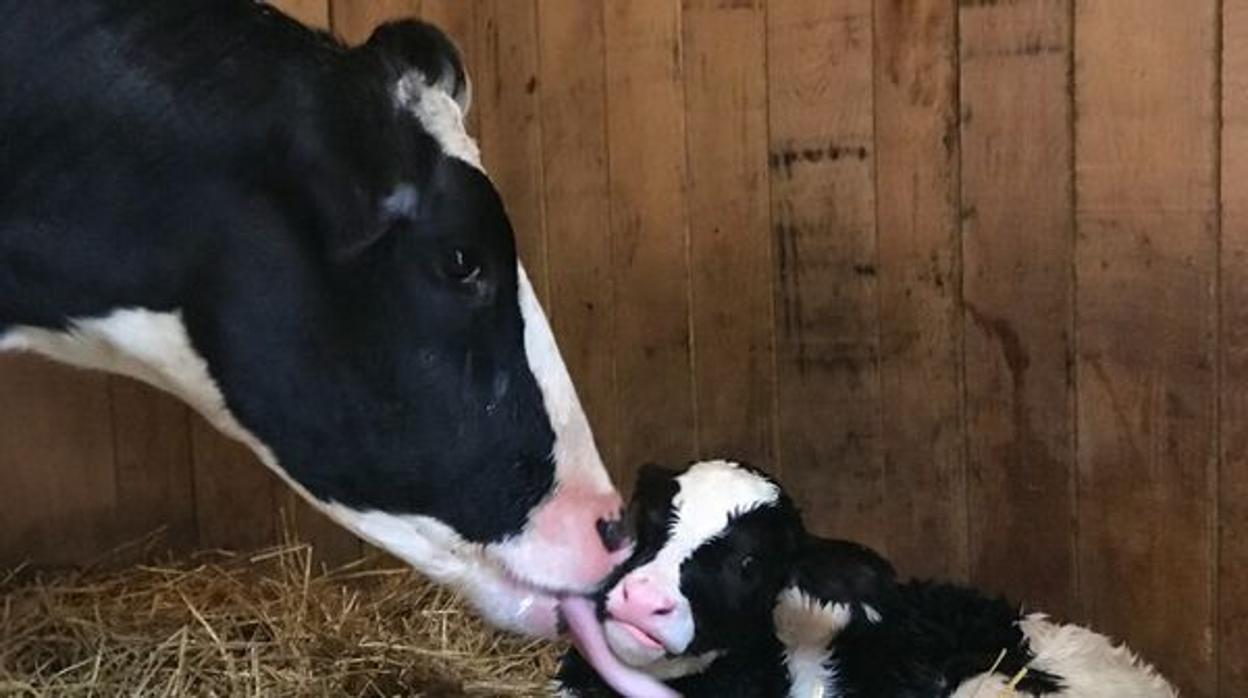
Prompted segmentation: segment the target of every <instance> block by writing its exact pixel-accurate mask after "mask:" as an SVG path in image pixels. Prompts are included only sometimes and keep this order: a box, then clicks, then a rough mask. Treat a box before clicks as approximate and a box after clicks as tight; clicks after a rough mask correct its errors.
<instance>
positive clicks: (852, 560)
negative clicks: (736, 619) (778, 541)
mask: <svg viewBox="0 0 1248 698" xmlns="http://www.w3.org/2000/svg"><path fill="white" fill-rule="evenodd" d="M895 587H896V572H895V571H894V570H893V566H892V565H891V564H889V562H888V561H887V560H885V559H884V558H883V557H881V556H880V554H879V553H877V552H875V551H874V550H871V549H870V548H867V547H866V546H863V545H859V544H857V543H852V542H850V541H843V540H829V539H826V538H818V537H815V536H807V537H806V538H805V539H804V540H803V541H801V543H800V545H799V548H798V551H797V554H796V556H795V558H794V560H793V563H792V567H791V569H790V571H789V581H788V584H787V585H786V586H785V588H784V589H783V590H782V591H781V592H780V594H779V596H778V597H777V599H776V606H775V609H774V612H773V620H774V621H775V626H776V637H777V638H778V639H779V640H780V641H781V643H783V644H784V646H785V647H786V648H788V649H789V650H790V651H796V650H801V649H809V650H816V651H820V650H823V649H825V648H826V647H827V646H828V645H830V644H831V643H832V641H833V640H835V639H836V636H837V635H838V634H840V632H841V631H842V630H844V629H845V628H846V627H847V626H848V625H849V624H850V623H852V622H854V621H861V622H870V623H876V622H879V621H880V620H882V615H881V614H882V613H884V612H885V610H886V607H887V599H888V597H889V595H890V594H891V593H892V591H893V590H894V588H895Z"/></svg>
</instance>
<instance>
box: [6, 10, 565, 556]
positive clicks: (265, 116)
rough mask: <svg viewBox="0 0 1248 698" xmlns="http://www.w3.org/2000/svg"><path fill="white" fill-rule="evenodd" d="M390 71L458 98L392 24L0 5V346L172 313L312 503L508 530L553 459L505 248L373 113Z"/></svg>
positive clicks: (410, 138) (421, 47) (478, 182)
mask: <svg viewBox="0 0 1248 698" xmlns="http://www.w3.org/2000/svg"><path fill="white" fill-rule="evenodd" d="M411 67H416V68H419V69H421V70H423V71H425V72H426V74H427V75H428V76H429V78H430V82H438V83H440V84H445V85H447V86H448V88H449V89H450V91H451V92H452V93H453V94H454V95H455V96H458V97H462V96H463V92H464V90H465V89H466V77H465V76H464V72H463V65H462V61H460V59H459V56H458V54H457V53H456V52H455V50H454V47H453V46H452V45H451V43H450V41H449V40H447V39H446V37H445V36H444V35H443V34H441V32H439V31H438V30H436V29H434V28H433V27H430V26H428V25H424V24H420V23H416V22H410V21H409V22H402V23H398V24H394V25H390V26H386V27H382V28H381V29H379V30H378V31H377V33H376V34H375V35H374V37H373V39H372V40H370V41H369V42H368V43H367V44H366V45H364V46H362V47H360V48H357V49H350V50H349V49H347V48H345V47H344V46H342V45H340V44H339V43H337V42H336V41H335V40H333V39H332V38H330V37H328V36H326V35H324V34H320V33H317V32H313V31H311V30H308V29H306V28H304V27H302V26H300V25H298V24H297V23H295V22H293V21H291V20H289V19H287V18H285V17H283V16H282V15H280V14H279V13H277V12H275V11H273V10H271V9H268V8H266V7H264V6H263V5H261V4H259V3H257V2H255V1H254V0H160V1H159V2H152V1H151V0H74V1H72V2H60V1H55V2H42V1H40V2H30V1H28V0H0V329H2V328H4V327H8V326H14V325H32V326H38V327H45V328H63V327H65V325H66V323H67V322H68V321H69V320H71V319H75V318H85V317H93V316H100V315H102V314H106V313H108V312H110V311H112V310H114V309H118V308H125V307H141V308H146V309H149V310H154V311H174V310H179V311H180V312H181V313H182V316H183V319H184V322H185V324H186V326H187V328H188V331H189V333H190V336H191V339H192V342H193V344H194V345H195V347H196V349H197V350H198V351H199V352H200V353H201V354H202V355H203V356H204V357H205V358H206V360H207V362H208V366H209V370H210V372H211V374H212V376H213V378H214V379H215V380H216V381H217V382H218V384H219V385H220V387H221V389H222V392H223V393H224V395H225V398H226V402H227V405H228V407H229V408H230V410H231V412H232V413H233V414H234V415H235V416H236V417H237V418H238V420H239V421H240V422H241V424H242V425H243V426H244V427H246V428H247V429H248V430H250V431H251V432H252V433H254V434H255V435H256V436H257V437H258V438H259V439H260V440H261V441H262V442H263V443H264V444H266V445H267V446H268V447H269V448H270V449H271V450H272V451H273V452H274V454H275V455H276V456H277V459H278V461H279V462H280V464H281V465H282V467H283V468H285V469H286V470H287V471H288V472H289V474H290V475H291V476H292V477H293V478H294V479H295V480H297V481H298V482H300V483H302V484H303V485H304V486H305V487H306V488H307V489H308V490H310V491H311V493H312V494H314V495H315V496H317V497H318V498H320V499H322V500H328V501H337V502H341V503H343V504H346V505H348V506H350V507H353V508H356V509H380V510H385V511H390V512H397V513H415V514H427V515H431V516H434V517H436V518H438V519H440V520H442V521H443V522H445V523H447V524H449V525H450V526H452V527H453V528H455V529H456V530H458V531H459V532H460V533H461V534H462V535H464V536H466V537H467V538H469V539H470V540H473V541H480V542H487V541H494V540H499V539H502V538H504V537H507V536H509V535H511V534H514V533H517V532H518V531H519V530H520V529H521V527H522V526H523V524H524V522H525V519H526V518H527V516H528V512H529V511H530V510H531V508H532V507H533V506H534V505H535V504H536V503H537V502H538V501H539V500H540V499H542V498H543V497H544V496H546V495H547V494H548V493H549V491H550V490H551V487H552V482H553V477H554V466H553V463H552V462H551V451H552V444H553V438H554V437H553V433H552V431H551V427H550V423H549V418H548V416H547V414H546V413H545V409H544V406H543V403H542V398H541V395H540V393H539V390H538V388H537V385H536V382H535V380H534V377H533V375H532V374H531V372H530V370H529V368H528V365H527V361H526V358H525V355H524V349H523V323H522V319H521V317H520V314H519V309H518V307H517V303H516V292H517V290H516V283H517V281H516V270H515V247H514V240H513V235H512V230H511V227H510V225H509V223H508V219H507V216H506V213H505V212H504V210H503V205H502V202H501V201H500V200H499V197H498V195H497V193H496V192H495V190H494V188H493V187H492V185H491V184H490V182H489V181H488V180H487V179H486V177H485V176H484V175H482V174H481V173H480V172H478V171H476V170H475V169H473V168H471V167H468V166H465V165H464V164H463V163H461V162H459V161H456V160H453V159H449V158H447V157H444V156H443V155H442V153H441V151H440V148H439V146H438V144H437V143H436V142H435V141H434V140H433V138H432V137H431V136H430V135H429V134H428V133H426V132H425V131H424V130H423V128H422V127H421V125H420V124H419V122H418V121H417V120H416V119H415V118H414V117H413V116H412V115H410V114H408V113H406V112H404V111H402V110H400V109H398V108H397V107H396V105H395V101H394V97H393V94H392V91H393V88H394V85H395V83H396V81H397V80H398V78H399V76H400V75H401V74H402V73H403V72H404V71H405V70H407V69H409V68H411ZM401 187H407V189H406V192H407V194H406V195H404V196H401V197H395V196H392V195H394V194H395V192H396V191H398V190H399V188H401ZM460 255H466V259H467V262H468V263H469V264H471V265H474V266H475V265H479V266H480V267H481V272H480V274H478V275H477V276H475V277H474V278H473V279H471V280H469V281H461V280H460V278H458V276H457V275H456V273H455V268H454V265H455V264H456V263H462V262H463V260H464V259H465V258H464V257H460Z"/></svg>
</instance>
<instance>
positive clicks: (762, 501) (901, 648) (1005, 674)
mask: <svg viewBox="0 0 1248 698" xmlns="http://www.w3.org/2000/svg"><path fill="white" fill-rule="evenodd" d="M633 515H634V516H635V517H636V520H637V526H638V528H637V530H638V538H637V548H636V551H635V552H634V554H633V556H632V558H630V559H629V561H628V562H626V563H625V564H624V565H623V566H622V567H621V569H620V570H619V571H618V572H617V573H616V574H615V575H613V576H612V578H611V579H610V580H609V581H608V584H607V585H606V587H605V588H604V591H603V592H602V593H601V600H600V614H601V627H602V633H603V635H604V636H605V641H606V644H607V645H608V646H609V647H610V648H611V650H612V652H613V653H614V654H615V655H616V657H618V658H619V660H620V661H622V662H623V663H624V664H625V665H628V666H629V667H632V668H635V669H640V670H642V671H644V672H646V673H648V674H650V675H652V676H655V677H658V678H660V679H663V680H664V681H666V682H667V684H668V686H670V687H671V688H672V689H674V690H676V691H679V692H680V693H682V694H683V695H686V696H725V697H730V696H741V697H744V696H794V697H798V696H800V697H801V698H811V697H815V698H818V697H820V696H863V697H872V698H876V697H878V698H893V697H899V696H905V697H907V698H937V697H945V696H952V697H954V698H974V697H975V696H981V697H989V696H993V697H995V696H998V695H1001V694H1002V693H1003V692H1005V691H1006V690H1007V687H1012V688H1013V690H1014V691H1015V692H1016V694H1017V695H1031V696H1063V697H1066V698H1093V697H1095V698H1174V697H1175V696H1176V695H1177V694H1176V693H1175V691H1174V689H1173V688H1171V687H1170V685H1169V684H1168V683H1166V681H1165V680H1164V679H1162V678H1161V677H1160V676H1158V675H1157V674H1156V673H1155V672H1154V671H1153V670H1152V668H1151V667H1149V666H1148V665H1147V664H1144V663H1142V662H1140V661H1139V660H1138V659H1136V657H1135V656H1134V655H1132V654H1131V653H1130V652H1129V651H1127V650H1126V649H1124V648H1121V647H1115V646H1113V645H1112V644H1111V643H1110V641H1109V640H1108V639H1106V638H1105V637H1103V636H1101V635H1097V634H1095V633H1093V632H1091V631H1088V630H1085V629H1083V628H1080V627H1077V626H1072V625H1058V624H1055V623H1052V622H1050V621H1048V620H1047V619H1046V618H1045V617H1044V616H1042V615H1025V614H1021V613H1019V611H1018V610H1017V608H1016V607H1014V606H1011V605H1010V604H1008V603H1007V602H1005V601H1003V600H1001V599H994V598H989V597H986V596H984V595H983V594H980V593H979V592H976V591H974V590H971V589H966V588H961V587H956V586H951V585H946V584H935V583H931V582H908V583H898V582H897V581H896V579H895V574H894V571H893V568H892V567H891V566H890V565H889V563H888V562H887V561H885V560H884V559H883V558H881V557H880V556H879V555H878V554H876V553H875V552H873V551H871V550H869V549H867V548H865V547H863V546H860V545H857V544H855V543H850V542H846V541H832V540H824V539H821V538H817V537H814V536H811V535H809V534H808V533H806V531H805V530H804V528H803V526H802V522H801V519H800V517H799V515H798V512H797V510H796V508H795V507H794V505H793V503H792V502H791V501H790V499H789V498H788V497H787V496H786V495H785V494H784V492H783V491H782V490H781V489H780V487H779V486H778V485H777V484H776V483H775V481H773V480H772V479H770V478H769V477H767V476H766V475H764V474H763V473H761V472H759V471H757V470H754V469H752V468H749V467H747V466H744V465H740V464H737V463H730V462H725V461H710V462H704V463H698V464H695V465H693V466H692V467H690V468H689V469H688V470H686V471H685V472H683V473H676V472H672V471H667V470H663V469H661V468H656V467H647V468H646V469H644V470H643V471H642V474H641V476H640V478H639V482H638V485H637V492H636V495H635V496H634V499H633ZM557 683H558V689H559V690H560V691H561V692H562V695H565V696H579V697H588V696H609V695H615V694H614V692H613V691H612V690H611V689H610V688H609V687H608V686H607V685H606V684H605V683H604V682H603V681H602V680H601V679H599V678H598V676H597V675H596V674H595V673H594V671H592V670H591V669H590V668H589V667H588V666H586V665H585V663H584V662H583V661H582V660H581V659H580V656H579V655H578V654H577V653H576V652H570V653H569V654H567V655H566V656H565V657H564V661H563V664H562V666H561V668H560V671H559V675H558V679H557Z"/></svg>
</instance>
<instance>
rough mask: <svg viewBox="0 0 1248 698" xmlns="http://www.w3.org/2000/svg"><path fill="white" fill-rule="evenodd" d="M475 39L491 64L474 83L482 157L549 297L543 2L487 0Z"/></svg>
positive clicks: (524, 255)
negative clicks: (541, 81) (541, 83)
mask: <svg viewBox="0 0 1248 698" xmlns="http://www.w3.org/2000/svg"><path fill="white" fill-rule="evenodd" d="M477 30H478V36H477V37H476V45H477V47H478V50H479V51H480V58H479V61H480V64H481V65H483V66H487V67H486V68H485V69H484V70H483V71H482V72H479V73H478V74H477V76H476V79H475V81H474V83H473V84H474V85H475V90H474V93H473V97H474V101H475V103H476V110H477V112H478V117H479V119H480V137H481V160H482V163H483V164H484V166H485V170H486V172H489V173H490V179H491V180H493V182H494V186H496V187H498V192H499V194H500V195H501V196H502V197H503V202H504V203H505V204H506V206H507V215H508V217H509V218H510V219H511V227H512V230H513V231H515V235H516V246H517V249H518V251H519V254H520V259H521V261H522V262H523V263H524V268H525V271H526V272H527V273H528V275H529V279H530V280H531V281H532V283H533V288H534V289H535V290H536V291H537V295H538V297H539V299H541V300H542V301H543V302H544V301H545V300H546V299H547V298H549V295H550V294H549V279H548V277H547V274H546V228H545V224H544V220H543V213H544V207H543V197H542V180H543V167H542V165H543V161H542V123H541V102H540V98H539V95H538V92H537V81H538V75H537V73H538V39H537V5H536V3H535V2H534V0H493V2H490V3H486V4H483V5H481V6H480V11H479V12H478V17H477Z"/></svg>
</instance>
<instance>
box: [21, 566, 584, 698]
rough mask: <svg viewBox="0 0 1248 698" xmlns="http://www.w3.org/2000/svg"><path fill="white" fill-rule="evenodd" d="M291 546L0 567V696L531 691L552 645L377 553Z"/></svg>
mask: <svg viewBox="0 0 1248 698" xmlns="http://www.w3.org/2000/svg"><path fill="white" fill-rule="evenodd" d="M312 560H313V556H312V552H311V550H310V549H309V547H308V546H307V545H303V544H296V543H290V544H286V545H283V546H281V547H278V548H274V549H272V550H268V551H264V552H262V553H258V554H254V555H239V554H232V553H228V552H220V551H217V552H212V553H202V554H200V555H197V556H194V557H192V558H189V559H186V560H183V561H180V562H176V563H169V564H159V565H152V564H146V565H136V566H129V567H125V568H122V569H113V570H111V571H104V570H101V569H97V570H94V571H91V570H88V571H80V572H67V573H56V574H46V573H44V574H35V573H32V572H29V571H24V570H14V571H11V572H7V573H6V572H4V571H0V598H2V601H0V696H39V697H42V696H113V695H142V696H149V695H150V696H327V695H334V696H337V695H347V696H397V695H401V696H540V695H549V691H548V689H547V686H548V681H549V677H550V676H552V675H553V673H554V669H555V662H556V658H557V657H558V653H559V651H560V650H561V648H560V647H558V646H556V645H552V644H549V643H543V642H530V641H525V640H522V639H516V638H510V637H503V636H500V635H498V634H496V633H493V632H491V631H489V630H488V629H486V628H485V627H484V625H483V624H482V623H481V622H480V621H479V620H478V619H477V618H476V617H475V616H474V615H472V614H471V612H469V611H468V610H467V609H466V608H465V607H464V606H463V605H462V604H461V603H460V602H459V600H458V599H456V598H455V597H454V596H453V595H452V594H451V593H449V592H447V591H445V590H443V589H440V588H437V587H434V586H432V585H430V584H428V583H427V582H425V581H424V580H423V579H422V578H421V577H420V576H419V575H417V574H415V573H414V572H411V571H410V570H407V569H405V568H403V567H402V566H401V565H399V563H397V562H395V561H393V560H390V559H388V558H382V557H380V556H374V557H371V558H366V559H363V560H360V561H358V562H355V563H352V564H350V565H346V566H344V567H340V568H337V569H333V570H319V571H318V570H316V569H315V566H314V564H313V562H312Z"/></svg>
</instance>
